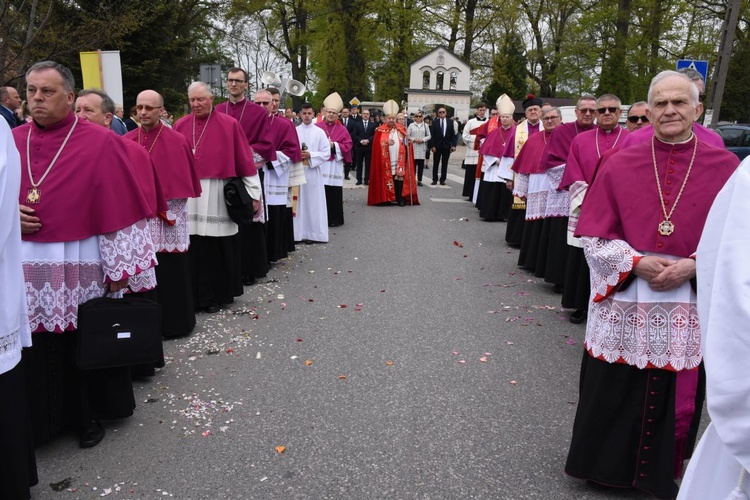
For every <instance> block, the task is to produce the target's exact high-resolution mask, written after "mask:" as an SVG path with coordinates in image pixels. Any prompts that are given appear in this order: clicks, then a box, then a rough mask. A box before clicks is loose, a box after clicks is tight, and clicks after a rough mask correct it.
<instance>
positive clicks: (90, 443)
mask: <svg viewBox="0 0 750 500" xmlns="http://www.w3.org/2000/svg"><path fill="white" fill-rule="evenodd" d="M102 439H104V427H102V423H101V422H100V421H99V420H92V421H91V424H90V425H89V426H88V427H87V428H86V429H85V430H84V431H83V432H81V437H80V438H79V440H78V444H79V445H80V446H81V448H93V447H94V446H96V445H97V444H99V443H101V442H102Z"/></svg>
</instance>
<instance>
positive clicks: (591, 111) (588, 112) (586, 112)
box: [578, 108, 596, 115]
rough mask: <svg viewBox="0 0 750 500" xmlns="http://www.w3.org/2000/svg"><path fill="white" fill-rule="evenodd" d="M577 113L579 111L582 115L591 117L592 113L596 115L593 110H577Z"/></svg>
mask: <svg viewBox="0 0 750 500" xmlns="http://www.w3.org/2000/svg"><path fill="white" fill-rule="evenodd" d="M578 111H580V112H581V114H582V115H589V114H591V115H593V114H594V113H596V110H595V109H594V108H583V109H579V110H578Z"/></svg>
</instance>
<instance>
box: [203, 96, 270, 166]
mask: <svg viewBox="0 0 750 500" xmlns="http://www.w3.org/2000/svg"><path fill="white" fill-rule="evenodd" d="M214 109H215V110H216V112H218V113H224V114H226V115H229V116H231V117H232V118H234V119H235V120H237V121H238V122H240V126H241V127H242V130H243V131H244V132H245V136H246V137H247V143H248V145H249V146H250V147H251V148H252V149H253V152H254V153H257V154H259V155H260V156H262V157H263V159H264V160H266V161H274V160H276V148H274V144H273V141H272V139H271V136H270V135H269V131H270V124H269V123H268V111H267V110H266V108H264V107H263V106H261V105H259V104H255V103H254V102H250V101H249V100H247V98H244V97H243V98H242V100H241V101H239V102H237V103H233V102H231V101H226V102H222V103H221V104H218V105H216V107H215V108H214Z"/></svg>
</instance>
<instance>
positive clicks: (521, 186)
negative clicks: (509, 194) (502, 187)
mask: <svg viewBox="0 0 750 500" xmlns="http://www.w3.org/2000/svg"><path fill="white" fill-rule="evenodd" d="M528 193H529V174H516V179H515V182H514V183H513V194H514V195H515V196H518V197H520V198H524V197H526V196H527V195H528Z"/></svg>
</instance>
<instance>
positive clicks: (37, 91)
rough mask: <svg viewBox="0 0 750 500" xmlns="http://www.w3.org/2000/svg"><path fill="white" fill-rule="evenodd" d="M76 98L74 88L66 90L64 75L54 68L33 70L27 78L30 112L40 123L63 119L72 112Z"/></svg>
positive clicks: (56, 121)
mask: <svg viewBox="0 0 750 500" xmlns="http://www.w3.org/2000/svg"><path fill="white" fill-rule="evenodd" d="M74 98H75V95H74V94H73V91H72V90H71V91H69V92H68V91H66V90H65V87H64V85H63V77H62V75H61V74H60V73H58V72H57V70H54V69H52V68H48V69H42V70H39V71H33V72H31V73H30V74H29V77H28V78H27V79H26V101H27V102H28V104H29V112H30V113H31V116H33V117H34V120H36V122H37V123H38V124H39V125H43V126H46V125H52V124H54V123H58V122H60V121H62V120H63V119H64V118H65V117H66V116H67V115H68V113H70V111H71V108H72V106H73V101H74Z"/></svg>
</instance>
